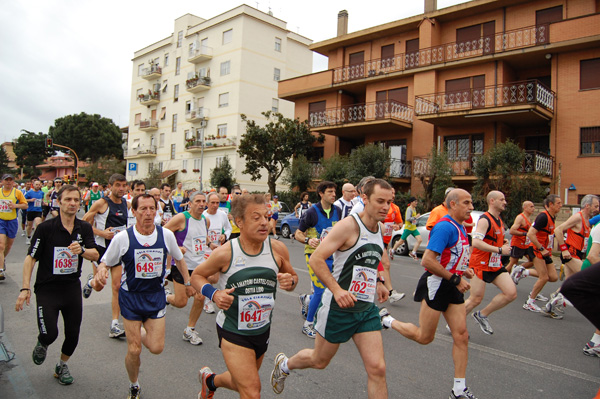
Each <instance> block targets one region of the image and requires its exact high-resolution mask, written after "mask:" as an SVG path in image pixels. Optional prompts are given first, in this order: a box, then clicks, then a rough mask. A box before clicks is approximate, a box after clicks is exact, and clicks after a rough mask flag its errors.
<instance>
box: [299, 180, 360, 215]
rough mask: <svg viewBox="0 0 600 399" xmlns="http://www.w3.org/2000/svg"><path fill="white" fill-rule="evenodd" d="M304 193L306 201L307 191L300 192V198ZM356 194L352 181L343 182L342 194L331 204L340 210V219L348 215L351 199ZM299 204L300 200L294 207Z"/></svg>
mask: <svg viewBox="0 0 600 399" xmlns="http://www.w3.org/2000/svg"><path fill="white" fill-rule="evenodd" d="M304 194H306V195H307V197H306V201H308V193H302V196H301V197H300V198H304ZM356 195H357V194H356V189H355V188H354V186H353V185H352V183H345V184H344V185H343V186H342V196H341V197H340V198H339V199H338V200H337V201H335V202H334V203H333V205H335V206H337V207H338V208H340V209H341V210H342V219H343V218H345V217H346V216H348V215H350V212H351V211H352V205H353V203H352V200H353V199H354V198H355V197H356ZM309 204H310V202H309ZM299 206H302V202H299V203H298V205H296V208H298V207H299ZM308 206H310V205H308Z"/></svg>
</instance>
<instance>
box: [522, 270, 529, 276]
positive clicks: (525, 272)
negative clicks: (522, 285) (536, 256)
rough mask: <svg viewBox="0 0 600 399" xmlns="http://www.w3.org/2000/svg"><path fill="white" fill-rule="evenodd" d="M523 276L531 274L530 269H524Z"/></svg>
mask: <svg viewBox="0 0 600 399" xmlns="http://www.w3.org/2000/svg"><path fill="white" fill-rule="evenodd" d="M523 276H525V277H528V276H529V270H528V269H525V270H523Z"/></svg>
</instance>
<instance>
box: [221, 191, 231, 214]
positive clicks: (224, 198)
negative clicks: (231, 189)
mask: <svg viewBox="0 0 600 399" xmlns="http://www.w3.org/2000/svg"><path fill="white" fill-rule="evenodd" d="M228 197H229V194H228V193H227V187H225V186H221V187H219V209H220V210H222V211H223V212H225V214H226V215H229V212H231V202H229V199H228Z"/></svg>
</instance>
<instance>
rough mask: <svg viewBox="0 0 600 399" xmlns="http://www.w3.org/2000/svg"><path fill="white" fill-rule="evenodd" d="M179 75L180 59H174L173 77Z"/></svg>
mask: <svg viewBox="0 0 600 399" xmlns="http://www.w3.org/2000/svg"><path fill="white" fill-rule="evenodd" d="M180 73H181V57H177V58H175V75H179V74H180Z"/></svg>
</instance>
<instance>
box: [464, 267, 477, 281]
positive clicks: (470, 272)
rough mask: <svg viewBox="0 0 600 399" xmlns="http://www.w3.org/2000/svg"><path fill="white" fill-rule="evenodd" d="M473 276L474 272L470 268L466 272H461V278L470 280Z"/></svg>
mask: <svg viewBox="0 0 600 399" xmlns="http://www.w3.org/2000/svg"><path fill="white" fill-rule="evenodd" d="M474 276H475V272H474V271H473V269H471V268H468V269H467V270H465V271H464V272H463V277H466V278H469V279H471V278H473V277H474Z"/></svg>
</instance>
